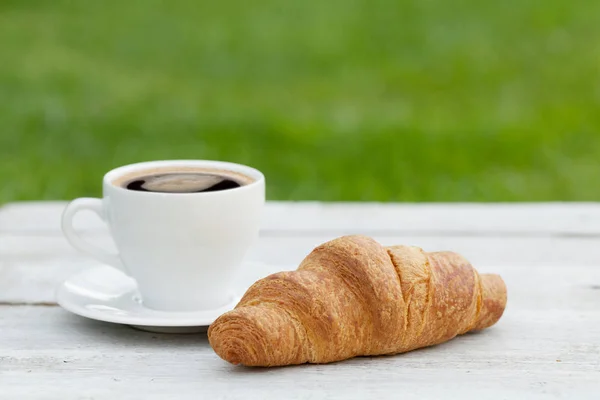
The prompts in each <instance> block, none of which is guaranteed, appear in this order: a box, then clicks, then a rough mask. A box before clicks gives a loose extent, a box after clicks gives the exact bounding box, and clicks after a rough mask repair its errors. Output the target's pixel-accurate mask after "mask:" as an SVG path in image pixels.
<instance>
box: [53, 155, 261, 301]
mask: <svg viewBox="0 0 600 400" xmlns="http://www.w3.org/2000/svg"><path fill="white" fill-rule="evenodd" d="M180 168H181V169H184V170H185V169H196V168H200V169H208V170H213V171H229V172H233V173H236V174H241V175H242V176H244V177H247V178H250V179H249V180H248V182H249V183H247V184H245V185H243V186H240V187H238V188H234V189H228V190H222V191H214V192H204V193H157V192H142V191H133V190H128V189H125V188H123V187H121V186H119V185H118V182H119V179H121V181H122V180H123V178H125V177H127V176H132V175H136V174H138V173H140V174H141V173H143V171H163V170H165V171H166V170H170V171H177V170H178V169H180ZM150 173H152V172H150ZM115 183H117V184H115ZM264 202H265V178H264V176H263V174H262V173H261V172H260V171H258V170H256V169H254V168H251V167H248V166H244V165H240V164H234V163H228V162H221V161H199V160H197V161H192V160H177V161H150V162H143V163H138V164H131V165H126V166H123V167H120V168H116V169H114V170H112V171H110V172H108V173H107V174H106V175H105V176H104V179H103V198H102V199H96V198H80V199H76V200H74V201H72V202H71V203H69V205H68V206H67V208H66V209H65V211H64V213H63V217H62V229H63V232H64V234H65V236H66V238H67V240H68V241H69V242H70V243H71V245H72V246H73V247H75V248H76V249H78V250H81V251H83V252H85V253H87V254H89V255H90V256H92V257H94V258H96V259H97V260H98V261H100V262H102V263H105V264H108V265H111V266H113V267H115V268H117V269H119V270H121V271H123V272H124V273H125V274H127V275H129V276H131V277H132V278H133V279H135V280H136V282H137V284H138V288H139V292H140V294H141V296H142V302H143V304H144V306H146V307H148V308H152V309H155V310H164V311H202V310H211V309H215V308H217V307H221V306H224V305H225V304H227V303H228V302H230V301H231V300H232V297H233V293H232V290H233V285H234V283H235V281H234V279H235V276H236V274H237V272H238V269H239V267H240V265H241V263H242V259H243V258H244V255H245V253H246V251H247V250H248V249H249V247H250V246H251V245H252V244H253V242H254V241H255V240H256V238H257V236H258V230H259V224H260V217H261V211H262V208H263V205H264ZM80 210H90V211H93V212H95V213H96V214H98V215H99V216H100V218H102V219H103V220H104V221H105V222H106V223H107V224H108V227H109V230H110V233H111V236H112V238H113V240H114V242H115V245H116V248H117V250H118V254H111V253H110V252H107V251H106V250H103V249H101V248H99V247H97V246H95V245H93V244H91V243H88V242H87V241H85V240H84V239H82V238H81V237H80V236H79V235H78V234H77V232H76V231H75V230H74V228H73V217H74V216H75V214H76V213H77V212H78V211H80Z"/></svg>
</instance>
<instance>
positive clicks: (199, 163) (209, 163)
mask: <svg viewBox="0 0 600 400" xmlns="http://www.w3.org/2000/svg"><path fill="white" fill-rule="evenodd" d="M178 166H181V167H190V166H191V167H199V168H214V169H224V170H229V171H232V172H238V173H241V174H244V175H247V176H249V177H250V178H252V179H254V181H253V182H251V183H249V184H247V185H242V186H240V187H237V188H233V189H228V190H222V191H216V192H194V193H165V192H141V191H134V190H127V189H125V188H123V187H121V186H117V185H115V184H113V181H114V180H115V179H116V178H118V177H119V176H122V175H125V174H128V173H131V172H134V171H136V170H142V169H149V168H159V167H178ZM264 181H265V176H264V175H263V173H262V172H260V171H259V170H258V169H256V168H253V167H250V166H248V165H244V164H238V163H234V162H230V161H218V160H185V159H181V160H154V161H142V162H137V163H133V164H126V165H122V166H120V167H117V168H113V169H111V170H110V171H108V172H107V173H106V174H104V177H103V178H102V182H103V185H104V187H110V188H111V189H112V190H117V191H119V192H123V193H127V194H130V195H135V196H163V197H164V196H169V197H170V196H177V197H180V196H203V197H205V196H222V195H224V194H225V193H232V192H236V193H238V192H241V191H246V190H251V189H252V188H254V187H255V186H258V185H261V184H263V183H264Z"/></svg>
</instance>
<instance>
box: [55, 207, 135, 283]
mask: <svg viewBox="0 0 600 400" xmlns="http://www.w3.org/2000/svg"><path fill="white" fill-rule="evenodd" d="M81 210H90V211H93V212H95V213H96V214H97V215H98V216H99V217H100V219H102V220H103V221H105V222H106V219H105V218H104V210H103V207H102V200H101V199H96V198H80V199H75V200H73V201H72V202H70V203H69V204H68V205H67V208H65V211H64V212H63V215H62V231H63V233H64V234H65V237H66V238H67V240H68V241H69V243H71V246H73V247H75V248H76V249H77V250H79V251H82V252H84V253H87V254H89V255H90V256H92V257H94V258H95V259H96V260H98V261H100V262H102V263H104V264H107V265H110V266H111V267H114V268H117V269H118V270H120V271H122V272H123V273H125V274H127V275H129V274H128V273H127V271H125V268H124V267H123V263H122V262H121V259H120V258H119V256H118V254H111V253H110V252H108V251H106V250H103V249H101V248H100V247H97V246H95V245H93V244H90V243H88V242H87V241H85V240H83V239H82V238H81V237H80V236H79V234H78V233H77V231H75V229H74V228H73V217H74V216H75V214H77V213H78V212H79V211H81Z"/></svg>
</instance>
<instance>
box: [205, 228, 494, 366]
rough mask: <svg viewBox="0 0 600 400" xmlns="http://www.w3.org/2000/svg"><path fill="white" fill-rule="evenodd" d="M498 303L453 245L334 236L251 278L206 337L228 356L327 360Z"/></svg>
mask: <svg viewBox="0 0 600 400" xmlns="http://www.w3.org/2000/svg"><path fill="white" fill-rule="evenodd" d="M505 306H506V286H505V284H504V281H503V280H502V278H500V276H498V275H492V274H481V275H479V274H478V273H477V271H476V270H475V269H474V268H473V267H472V266H471V264H470V263H469V262H468V261H467V260H466V259H464V258H463V257H462V256H460V255H459V254H456V253H452V252H437V253H426V252H424V251H423V250H422V249H420V248H418V247H409V246H391V247H383V246H382V245H381V244H379V243H378V242H376V241H375V240H373V239H371V238H369V237H366V236H344V237H340V238H338V239H335V240H332V241H330V242H327V243H324V244H322V245H320V246H318V247H317V248H315V249H314V250H313V251H312V252H311V253H310V254H309V255H308V256H307V257H306V258H305V259H304V261H302V263H301V264H300V267H299V268H298V269H297V270H296V271H289V272H279V273H276V274H273V275H270V276H268V277H266V278H264V279H261V280H259V281H257V282H256V283H255V284H254V285H252V286H251V287H250V288H249V289H248V291H247V292H246V293H245V295H244V296H243V298H242V299H241V301H240V302H239V304H238V305H237V306H236V307H235V309H234V310H232V311H229V312H227V313H225V314H223V315H221V316H220V317H219V318H218V319H217V320H216V321H215V322H214V323H213V324H212V325H211V326H210V328H209V330H208V338H209V341H210V344H211V346H212V348H213V349H214V350H215V352H216V353H217V354H218V355H219V356H220V357H221V358H223V359H224V360H226V361H229V362H230V363H232V364H243V365H247V366H279V365H290V364H302V363H329V362H333V361H340V360H345V359H348V358H351V357H355V356H373V355H383V354H395V353H402V352H406V351H410V350H413V349H417V348H420V347H425V346H431V345H434V344H438V343H442V342H445V341H447V340H450V339H452V338H453V337H455V336H456V335H460V334H463V333H466V332H468V331H471V330H478V329H483V328H487V327H489V326H492V325H493V324H495V323H496V322H497V321H498V320H499V319H500V317H501V316H502V313H503V312H504V308H505Z"/></svg>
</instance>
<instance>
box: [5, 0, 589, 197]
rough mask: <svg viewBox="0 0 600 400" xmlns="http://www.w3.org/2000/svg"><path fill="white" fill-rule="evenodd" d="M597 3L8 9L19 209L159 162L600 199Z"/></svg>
mask: <svg viewBox="0 0 600 400" xmlns="http://www.w3.org/2000/svg"><path fill="white" fill-rule="evenodd" d="M599 130H600V2H598V1H595V0H573V1H566V0H531V1H522V0H505V1H499V2H486V1H484V2H482V1H480V0H458V1H445V0H404V1H403V0H389V1H385V0H327V1H321V0H303V1H275V0H272V1H266V0H257V1H254V2H251V1H245V0H236V1H234V0H220V1H218V2H204V1H202V2H201V1H194V0H189V1H156V0H144V1H141V0H140V1H114V0H111V1H91V0H89V1H85V0H80V1H56V0H54V1H28V0H13V1H8V0H0V155H1V157H0V202H7V201H15V200H33V199H69V198H73V197H79V196H97V195H99V194H100V179H101V177H102V175H103V173H104V172H106V171H107V170H109V169H110V168H113V167H116V166H118V165H121V164H126V163H132V162H137V161H142V160H152V159H172V158H194V159H219V160H229V161H235V162H241V163H246V164H250V165H253V166H256V167H257V168H259V169H261V170H263V171H264V172H265V174H266V175H267V179H268V197H269V198H270V199H285V200H308V199H312V200H364V201H367V200H374V201H535V200H600V185H598V176H599V174H600V168H599V165H598V164H599V161H600V133H599Z"/></svg>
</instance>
